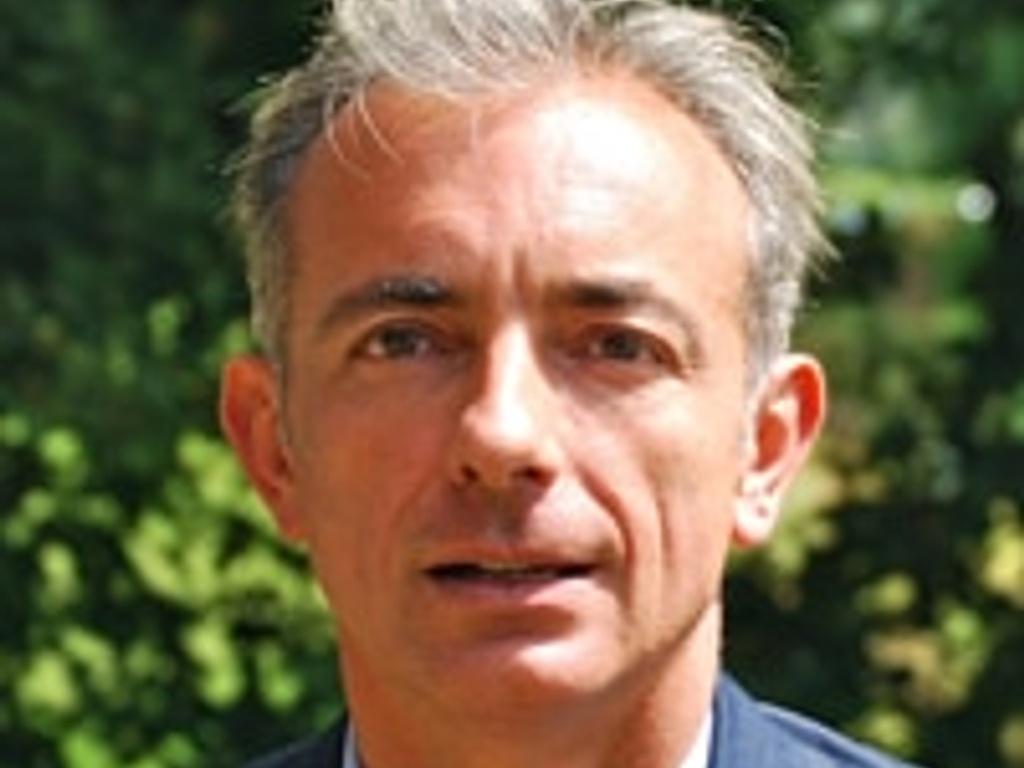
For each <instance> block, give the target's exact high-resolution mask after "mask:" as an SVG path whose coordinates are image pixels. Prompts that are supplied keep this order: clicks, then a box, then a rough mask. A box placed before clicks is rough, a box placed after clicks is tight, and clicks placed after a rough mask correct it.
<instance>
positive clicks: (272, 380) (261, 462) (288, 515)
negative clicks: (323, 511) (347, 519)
mask: <svg viewBox="0 0 1024 768" xmlns="http://www.w3.org/2000/svg"><path fill="white" fill-rule="evenodd" d="M220 422H221V428H222V429H223V430H224V432H225V434H226V435H227V437H228V440H229V441H230V443H231V445H232V447H233V448H234V449H235V453H236V454H237V455H238V458H239V460H240V461H241V462H242V466H243V467H244V468H245V472H246V474H247V475H248V476H249V480H250V482H251V483H252V484H253V486H254V487H255V488H256V490H257V492H258V493H259V494H260V496H261V498H262V499H263V501H264V503H266V505H267V506H268V507H269V508H270V510H271V512H272V513H273V515H274V518H275V520H276V521H277V527H278V529H279V530H280V531H281V533H282V534H283V535H284V536H285V537H287V538H289V539H292V540H296V541H299V540H302V539H304V538H305V535H304V526H303V522H302V519H301V516H300V514H299V512H298V506H297V504H296V500H295V488H294V478H293V474H292V460H291V455H290V450H289V447H288V445H287V442H286V440H285V437H284V435H285V430H284V421H283V409H282V405H281V387H280V383H279V380H278V376H277V374H276V372H275V371H274V370H273V368H272V366H271V365H270V363H269V362H267V361H266V360H264V359H263V358H260V357H255V356H244V357H238V358H234V359H232V360H230V361H229V362H228V363H227V365H225V367H224V370H223V373H222V375H221V393H220Z"/></svg>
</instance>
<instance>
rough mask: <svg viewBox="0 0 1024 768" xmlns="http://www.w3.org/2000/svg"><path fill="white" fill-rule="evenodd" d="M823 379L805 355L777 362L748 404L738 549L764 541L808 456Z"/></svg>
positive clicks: (821, 405)
mask: <svg viewBox="0 0 1024 768" xmlns="http://www.w3.org/2000/svg"><path fill="white" fill-rule="evenodd" d="M825 392H826V388H825V375H824V373H823V371H822V369H821V366H820V365H819V364H818V362H817V361H816V360H815V359H814V358H812V357H808V356H807V355H797V354H790V355H784V356H782V357H780V358H779V359H778V360H777V361H776V362H775V363H774V364H773V365H772V367H771V369H770V370H769V371H768V373H767V374H766V375H765V377H764V380H763V381H762V385H761V387H760V388H759V390H758V392H757V394H756V397H755V399H754V402H753V404H752V406H753V407H752V412H751V417H750V419H751V421H750V434H749V435H748V449H747V458H746V464H745V468H744V474H743V476H742V477H741V479H740V488H739V490H738V499H737V505H736V516H735V520H734V527H733V539H734V541H735V543H736V544H737V545H738V546H740V547H752V546H756V545H758V544H761V543H763V542H764V541H766V540H767V539H768V538H769V537H770V536H771V533H772V531H773V530H774V528H775V524H776V523H777V522H778V519H779V517H780V515H781V509H782V500H783V496H784V495H785V493H786V490H787V489H788V488H789V486H790V485H791V484H792V482H793V480H794V479H795V478H796V476H797V473H798V472H799V470H800V468H801V467H802V466H803V464H804V462H805V461H806V459H807V456H808V454H809V453H810V450H811V447H812V446H813V445H814V441H815V439H816V438H817V436H818V432H819V430H820V428H821V424H822V422H823V420H824V417H825V401H826V394H825Z"/></svg>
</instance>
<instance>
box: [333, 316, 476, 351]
mask: <svg viewBox="0 0 1024 768" xmlns="http://www.w3.org/2000/svg"><path fill="white" fill-rule="evenodd" d="M388 333H394V334H407V335H408V336H409V337H410V338H412V337H413V336H415V337H417V341H418V342H420V343H425V344H426V345H427V346H428V349H426V350H421V351H417V352H415V353H410V354H389V353H388V351H387V350H381V351H374V350H372V349H371V347H372V346H373V345H380V344H383V343H384V342H385V336H386V334H388ZM455 345H456V341H455V339H454V337H453V335H452V334H451V333H450V332H449V331H446V330H445V329H443V328H442V327H441V326H440V325H438V324H437V323H433V322H429V321H426V320H423V319H422V318H410V317H405V316H395V317H386V318H381V319H379V320H376V321H374V322H372V323H369V324H368V325H367V327H365V328H364V329H362V330H361V331H360V332H359V333H358V335H356V337H355V339H354V341H353V343H352V346H351V353H350V354H351V357H353V358H355V359H363V360H370V361H387V360H401V359H413V358H420V357H423V356H424V354H429V353H438V354H448V353H450V352H451V351H452V350H453V349H454V347H455Z"/></svg>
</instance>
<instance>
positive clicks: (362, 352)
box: [356, 323, 441, 360]
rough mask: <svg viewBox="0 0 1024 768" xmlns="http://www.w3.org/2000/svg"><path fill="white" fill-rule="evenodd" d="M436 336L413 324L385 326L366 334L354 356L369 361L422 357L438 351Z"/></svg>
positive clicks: (426, 329)
mask: <svg viewBox="0 0 1024 768" xmlns="http://www.w3.org/2000/svg"><path fill="white" fill-rule="evenodd" d="M440 348H441V344H440V342H439V340H438V339H437V336H436V334H434V333H431V331H430V330H429V329H428V328H424V327H423V326H421V325H417V324H414V323H396V324H391V325H385V326H382V327H380V328H377V329H375V330H373V331H372V332H370V333H368V334H367V335H366V336H365V337H364V338H363V339H362V341H361V342H360V343H359V345H358V347H357V349H356V356H357V357H362V358H368V359H371V360H397V359H402V358H412V357H424V356H425V355H429V354H433V353H435V352H437V351H439V350H440Z"/></svg>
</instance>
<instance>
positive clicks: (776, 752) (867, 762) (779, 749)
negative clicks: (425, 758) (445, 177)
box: [248, 677, 908, 768]
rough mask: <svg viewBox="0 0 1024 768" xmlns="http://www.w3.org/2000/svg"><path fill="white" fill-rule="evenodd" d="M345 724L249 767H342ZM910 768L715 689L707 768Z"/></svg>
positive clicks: (729, 685)
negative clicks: (710, 744) (711, 736)
mask: <svg viewBox="0 0 1024 768" xmlns="http://www.w3.org/2000/svg"><path fill="white" fill-rule="evenodd" d="M344 734H345V725H344V723H340V724H338V725H337V726H335V727H334V728H332V729H331V730H330V731H328V732H327V733H326V734H324V735H322V736H319V737H317V738H313V739H309V740H307V741H304V742H301V743H299V744H294V745H292V746H291V747H288V748H287V749H285V750H283V751H281V752H277V753H275V754H273V755H270V756H269V757H265V758H263V759H262V760H258V761H257V762H255V763H252V764H251V765H249V766H248V768H341V753H342V743H343V741H344ZM901 766H902V767H903V768H908V767H907V766H906V765H905V764H904V763H900V762H899V761H897V760H894V759H892V758H890V757H886V756H884V755H882V754H880V753H878V752H875V751H874V750H871V749H869V748H867V747H864V746H862V745H860V744H857V743H855V742H853V741H851V740H850V739H848V738H846V737H845V736H842V735H840V734H838V733H836V732H835V731H832V730H829V729H828V728H825V727H824V726H822V725H820V724H818V723H816V722H814V721H812V720H808V719H807V718H804V717H802V716H800V715H797V714H794V713H792V712H788V711H786V710H783V709H779V708H777V707H772V706H767V705H763V704H759V703H757V702H755V701H754V700H753V699H751V698H750V697H749V696H748V695H747V694H746V693H745V692H744V691H743V690H742V689H741V688H740V687H739V686H738V685H736V683H734V682H733V681H732V680H731V679H730V678H728V677H723V678H722V680H721V682H720V683H719V685H718V690H717V692H716V694H715V732H714V736H713V739H712V746H711V766H710V768H900V767H901Z"/></svg>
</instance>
